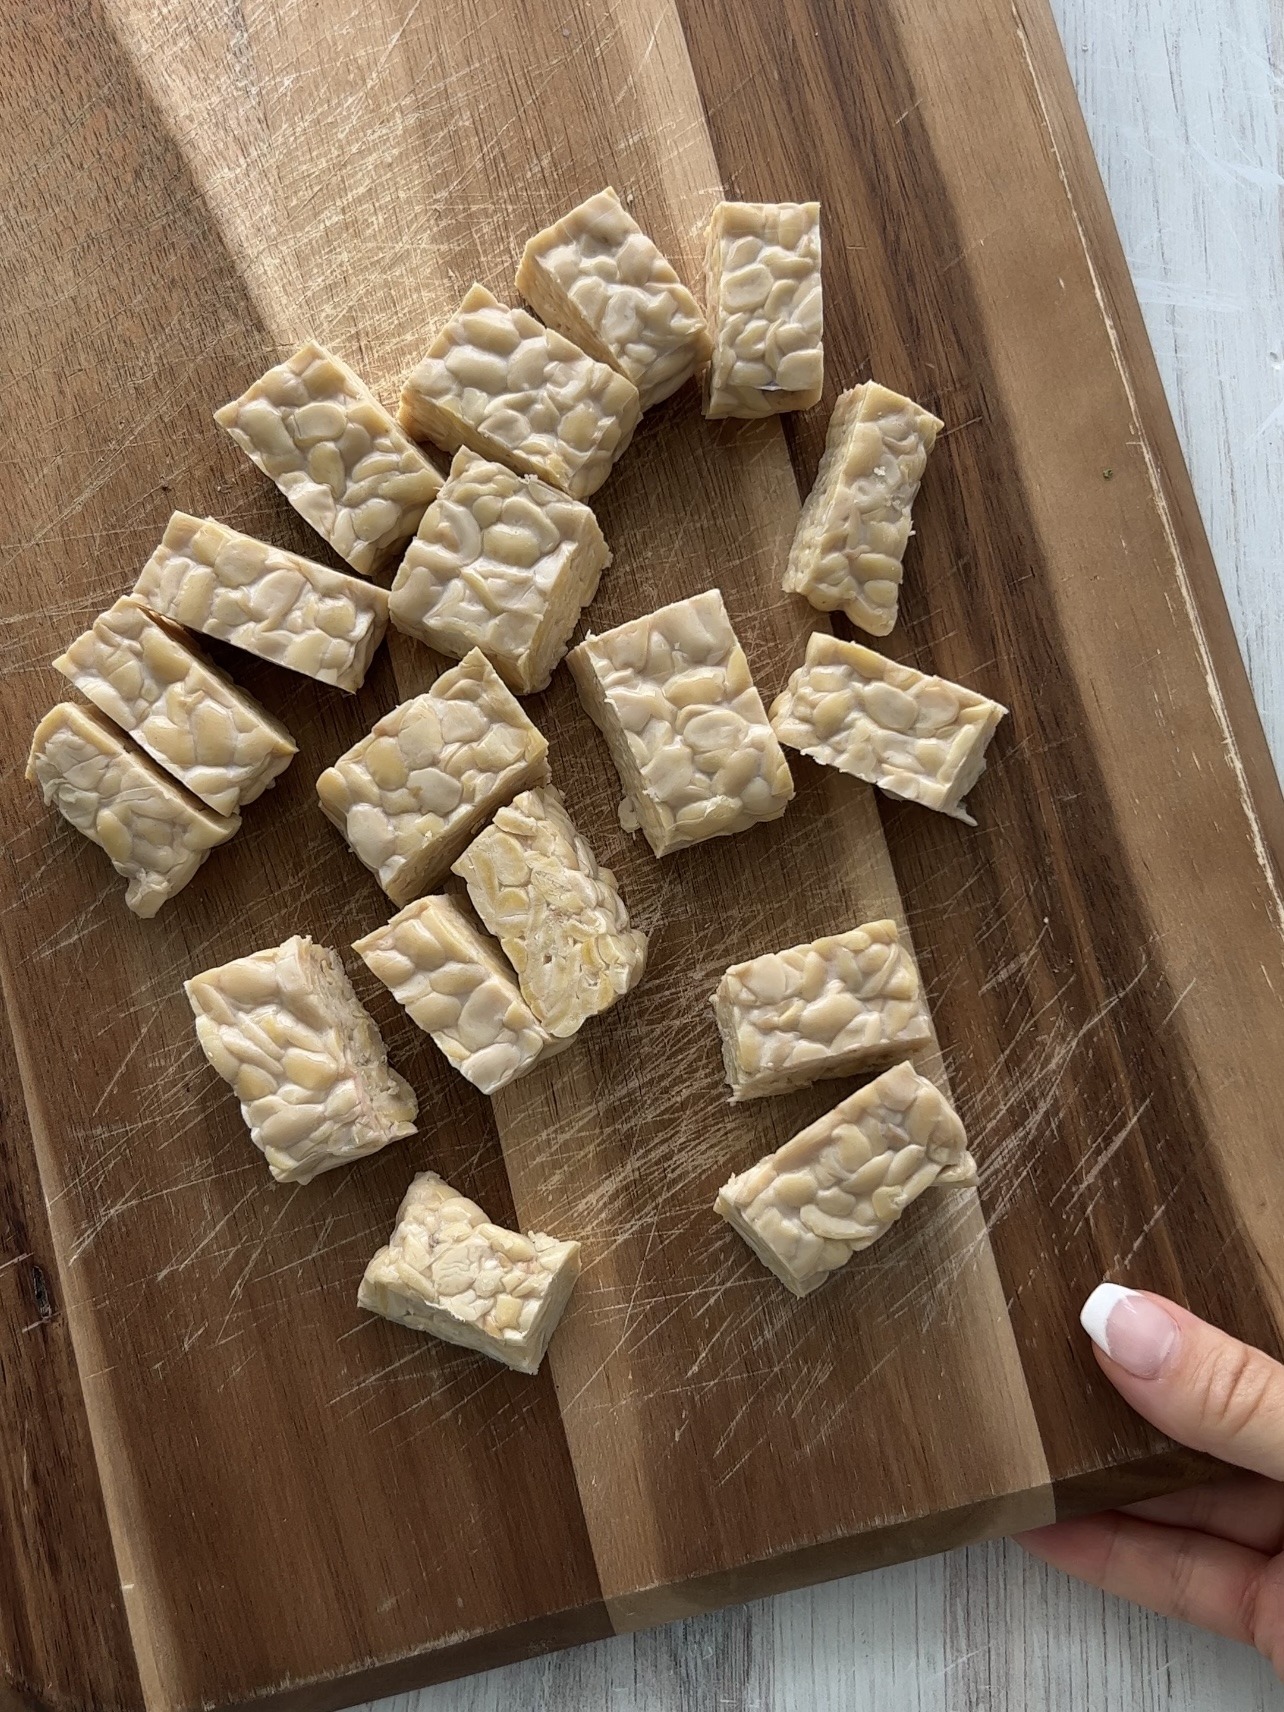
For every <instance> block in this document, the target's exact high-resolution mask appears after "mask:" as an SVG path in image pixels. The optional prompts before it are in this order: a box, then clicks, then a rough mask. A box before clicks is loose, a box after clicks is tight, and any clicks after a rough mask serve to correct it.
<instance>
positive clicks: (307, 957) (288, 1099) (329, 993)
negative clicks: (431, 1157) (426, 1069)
mask: <svg viewBox="0 0 1284 1712" xmlns="http://www.w3.org/2000/svg"><path fill="white" fill-rule="evenodd" d="M183 990H184V991H185V992H186V994H187V997H188V1000H189V1002H190V1003H191V1007H192V1011H193V1014H194V1015H195V1017H196V1035H197V1039H198V1040H199V1041H200V1043H201V1050H202V1051H203V1052H204V1054H205V1056H206V1057H207V1058H208V1059H209V1061H210V1063H211V1064H212V1065H213V1066H214V1068H215V1070H217V1071H218V1073H219V1075H220V1076H222V1077H223V1079H224V1080H225V1081H226V1082H229V1083H230V1084H231V1086H232V1088H233V1089H234V1091H235V1093H236V1097H237V1099H238V1100H240V1102H241V1115H242V1117H243V1118H244V1119H245V1122H246V1124H247V1125H248V1126H249V1131H250V1139H251V1141H253V1143H254V1145H255V1147H257V1148H260V1149H261V1150H262V1152H263V1154H264V1156H265V1157H266V1159H267V1162H268V1169H269V1170H270V1171H271V1173H272V1175H273V1177H275V1178H276V1180H277V1182H278V1183H310V1182H311V1181H312V1179H313V1178H314V1177H316V1176H318V1175H319V1173H321V1172H322V1171H333V1170H334V1168H335V1166H337V1165H346V1164H347V1163H348V1162H349V1161H350V1160H353V1159H360V1158H362V1157H363V1156H364V1155H365V1154H367V1153H377V1152H378V1151H379V1149H380V1148H382V1147H387V1145H388V1143H389V1142H392V1141H397V1140H399V1139H400V1138H401V1137H402V1136H406V1135H413V1134H414V1130H415V1121H414V1120H415V1116H416V1113H417V1111H418V1104H419V1102H418V1101H417V1100H416V1098H415V1093H414V1089H413V1088H412V1087H411V1086H410V1084H409V1083H408V1082H407V1081H405V1080H404V1079H403V1078H402V1077H400V1076H398V1074H397V1073H396V1071H395V1070H392V1069H390V1068H389V1065H388V1054H387V1052H386V1051H385V1049H384V1044H383V1040H382V1038H381V1036H380V1034H379V1029H378V1027H377V1025H376V1023H375V1020H374V1018H373V1017H372V1016H371V1015H370V1013H369V1011H367V1010H366V1009H365V1007H364V1006H363V1005H362V1003H361V1001H360V1000H359V999H358V998H357V995H356V994H355V993H354V992H353V990H352V983H351V982H350V981H349V980H348V977H347V975H346V973H345V972H344V967H343V963H342V962H341V960H340V958H339V954H338V952H336V951H332V950H331V949H330V947H329V946H327V945H314V944H313V942H312V941H311V940H310V939H308V938H307V937H306V936H304V937H300V936H299V935H297V934H296V935H295V936H294V937H293V938H291V939H287V940H286V942H285V944H284V945H275V946H272V947H270V948H269V949H268V950H266V951H256V952H254V953H253V955H252V956H249V957H238V958H237V959H236V960H235V962H232V963H224V964H223V965H222V966H221V967H220V968H217V969H206V970H204V971H203V972H202V973H201V974H199V975H193V976H192V978H191V980H190V981H187V982H185V983H184V989H183Z"/></svg>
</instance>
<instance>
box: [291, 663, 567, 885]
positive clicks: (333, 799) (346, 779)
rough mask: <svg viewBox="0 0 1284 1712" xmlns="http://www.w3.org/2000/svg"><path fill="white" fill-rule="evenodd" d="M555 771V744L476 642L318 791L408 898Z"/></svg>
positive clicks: (346, 757)
mask: <svg viewBox="0 0 1284 1712" xmlns="http://www.w3.org/2000/svg"><path fill="white" fill-rule="evenodd" d="M547 778H548V744H547V742H546V741H545V739H544V737H543V735H542V734H541V733H540V732H539V731H538V730H537V729H536V728H535V726H534V725H532V723H531V721H530V720H529V719H528V718H527V717H526V714H525V712H524V711H523V709H522V706H521V703H520V702H518V701H517V699H516V697H515V696H514V695H513V693H512V691H511V690H509V689H508V688H506V686H505V685H504V683H503V682H502V681H501V679H500V677H499V674H498V673H497V672H496V671H495V670H494V668H493V667H492V666H491V665H490V664H489V663H488V662H487V660H486V659H485V657H484V656H483V655H482V654H481V653H480V652H479V650H477V649H475V648H474V649H473V651H472V653H470V654H467V655H465V656H464V658H463V659H462V660H461V661H460V662H459V664H458V665H457V666H452V667H451V669H450V670H449V671H447V672H443V673H442V675H441V676H440V677H439V678H438V679H437V681H436V683H435V684H434V685H433V686H432V688H431V689H430V690H429V691H428V693H427V694H426V695H421V696H415V697H414V698H413V699H412V700H410V701H405V702H402V703H401V704H400V706H399V707H394V708H393V710H392V712H391V713H386V714H385V715H384V717H383V718H382V719H381V720H380V721H379V722H378V724H377V725H376V726H375V727H374V729H373V730H372V731H371V732H370V734H369V736H368V737H363V738H362V739H361V741H360V742H359V743H356V744H354V745H353V747H352V748H351V749H349V750H348V751H347V752H346V753H345V754H343V755H340V757H339V759H338V760H337V761H336V762H335V763H334V765H333V766H332V767H327V768H326V770H325V772H323V773H322V774H321V776H320V778H319V779H318V780H317V796H318V798H319V800H320V803H321V808H322V811H323V812H324V814H325V815H326V817H327V818H328V819H329V820H331V821H333V822H334V824H335V825H336V826H337V827H338V828H339V830H340V832H342V834H343V836H344V838H345V839H346V840H347V842H348V845H349V848H350V849H351V850H352V851H353V853H354V854H355V855H356V856H357V857H359V858H360V860H361V861H362V862H364V863H365V865H366V867H367V868H369V869H370V870H371V871H372V872H373V873H374V874H375V875H377V876H378V880H379V884H380V885H381V886H382V887H383V889H384V891H385V892H386V893H387V894H388V896H389V897H390V898H391V899H392V900H393V902H394V903H398V904H404V903H408V902H409V901H410V899H411V898H416V897H418V896H419V895H420V893H421V892H425V891H427V890H428V889H429V887H431V886H435V885H437V884H439V883H440V882H441V881H443V880H444V879H445V878H446V876H447V874H448V873H449V872H450V865H451V863H452V862H453V861H454V860H455V859H456V857H457V856H458V855H459V854H460V853H461V851H462V850H463V849H464V847H465V845H467V844H469V843H470V842H471V841H472V839H473V837H474V836H475V834H476V833H477V832H478V831H479V830H480V829H481V828H482V827H483V826H484V825H485V824H486V822H487V821H488V820H489V819H490V817H491V815H492V814H494V812H495V810H496V809H497V808H499V807H501V806H502V805H503V804H504V803H506V802H509V801H510V800H511V799H512V798H513V797H515V796H516V795H517V793H518V791H524V790H528V789H529V788H530V787H531V786H532V785H538V784H543V782H544V781H545V779H547Z"/></svg>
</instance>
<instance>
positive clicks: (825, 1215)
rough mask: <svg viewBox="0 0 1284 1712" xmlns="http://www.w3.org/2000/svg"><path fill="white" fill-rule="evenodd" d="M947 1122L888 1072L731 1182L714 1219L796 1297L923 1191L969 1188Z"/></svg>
mask: <svg viewBox="0 0 1284 1712" xmlns="http://www.w3.org/2000/svg"><path fill="white" fill-rule="evenodd" d="M975 1181H976V1167H975V1165H974V1163H973V1160H972V1156H971V1155H970V1154H969V1153H968V1152H967V1138H966V1136H965V1135H964V1133H963V1125H962V1123H960V1121H959V1118H958V1115H957V1113H956V1112H955V1111H954V1108H953V1107H952V1106H951V1105H950V1103H949V1101H948V1100H947V1099H946V1098H945V1095H944V1094H942V1093H941V1091H940V1089H939V1088H937V1087H935V1086H934V1084H933V1083H931V1082H929V1081H927V1080H926V1078H925V1077H922V1076H920V1075H919V1074H918V1073H917V1071H916V1070H915V1069H914V1067H913V1065H912V1064H909V1063H903V1064H897V1065H896V1066H895V1067H894V1068H893V1069H891V1070H887V1071H884V1073H883V1074H882V1075H881V1076H879V1077H877V1078H876V1079H875V1080H874V1081H872V1082H870V1083H868V1084H867V1085H866V1086H865V1087H863V1088H861V1089H859V1090H858V1091H857V1092H856V1093H855V1094H851V1095H849V1096H848V1098H847V1099H845V1100H843V1101H841V1102H840V1103H839V1104H838V1105H837V1106H835V1107H834V1109H833V1110H832V1111H830V1112H826V1113H825V1115H824V1116H823V1117H821V1118H818V1119H817V1120H816V1122H815V1123H813V1124H809V1125H808V1126H807V1128H806V1129H804V1130H801V1131H800V1132H799V1133H798V1134H797V1135H796V1136H794V1137H793V1138H792V1140H790V1141H787V1142H786V1143H785V1144H784V1146H783V1147H779V1148H777V1149H776V1151H775V1152H774V1153H770V1154H768V1155H767V1157H766V1158H765V1159H760V1160H759V1161H758V1163H757V1164H756V1165H752V1166H750V1168H749V1169H748V1170H747V1171H742V1172H740V1173H739V1175H737V1176H735V1177H732V1178H731V1180H730V1181H729V1182H728V1183H726V1184H725V1185H724V1186H723V1188H722V1189H721V1190H719V1192H718V1198H717V1200H716V1201H715V1202H714V1211H715V1212H717V1213H719V1214H720V1215H721V1216H722V1217H723V1218H724V1219H726V1221H727V1223H728V1224H729V1225H731V1226H732V1228H733V1229H734V1230H736V1231H737V1232H738V1233H739V1234H740V1235H741V1236H742V1237H743V1238H744V1240H745V1241H746V1242H747V1243H748V1244H749V1246H750V1248H752V1249H753V1251H754V1253H755V1254H756V1255H757V1256H758V1258H759V1260H761V1261H762V1263H763V1265H764V1266H767V1267H769V1268H770V1269H771V1271H772V1272H774V1273H775V1275H776V1277H777V1278H779V1279H780V1281H781V1283H782V1284H785V1285H786V1286H787V1287H788V1288H789V1289H790V1290H792V1291H793V1293H794V1294H795V1295H796V1296H805V1295H807V1293H808V1292H809V1291H811V1290H814V1289H815V1288H816V1287H817V1285H819V1284H823V1283H824V1282H825V1279H826V1278H827V1277H828V1276H829V1274H830V1273H831V1272H832V1271H834V1269H835V1268H836V1267H839V1266H843V1265H845V1264H846V1262H847V1261H848V1260H850V1259H851V1257H852V1255H853V1254H855V1253H857V1251H858V1250H860V1249H862V1248H868V1247H869V1245H870V1244H871V1243H872V1242H876V1241H877V1240H878V1238H879V1237H880V1236H882V1235H883V1233H884V1231H886V1230H889V1229H890V1228H891V1226H892V1225H893V1224H895V1222H896V1220H897V1219H899V1218H900V1216H901V1214H902V1213H903V1212H904V1211H905V1209H906V1207H907V1206H909V1204H910V1202H911V1201H914V1200H916V1199H917V1197H918V1196H919V1195H921V1194H922V1193H923V1191H924V1190H925V1189H929V1188H931V1187H932V1185H933V1184H937V1183H939V1184H947V1183H962V1184H967V1183H973V1182H975Z"/></svg>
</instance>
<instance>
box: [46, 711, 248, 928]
mask: <svg viewBox="0 0 1284 1712" xmlns="http://www.w3.org/2000/svg"><path fill="white" fill-rule="evenodd" d="M27 777H28V778H29V779H30V780H32V781H33V783H35V784H38V785H39V786H40V790H41V793H42V795H43V796H44V799H45V801H46V802H47V803H50V804H52V806H53V807H54V808H56V809H57V810H58V812H59V813H60V814H61V815H63V816H64V817H65V819H67V820H69V821H70V822H71V824H72V825H73V826H74V827H75V828H76V830H77V832H83V833H84V835H85V837H86V838H89V839H92V841H93V842H94V843H95V844H97V845H98V846H100V848H101V849H103V850H105V851H106V852H107V854H108V856H109V857H110V858H111V865H112V867H113V868H114V869H115V870H116V872H117V873H118V874H120V875H122V876H123V877H124V878H125V879H126V880H128V882H129V884H128V886H127V887H126V890H125V902H126V903H127V904H128V905H129V907H130V909H131V910H133V912H134V914H135V915H138V916H144V917H150V916H154V915H155V914H156V912H157V910H158V909H159V908H160V907H161V905H162V904H163V903H164V902H165V901H166V899H167V898H172V897H173V896H174V894H175V893H176V892H180V891H182V889H183V887H184V886H185V885H186V884H187V882H188V881H189V880H190V879H191V877H192V875H193V874H194V873H195V872H196V870H197V869H198V868H199V867H200V865H201V863H202V862H203V861H204V860H205V858H206V857H207V856H208V855H209V853H210V851H211V850H212V849H214V848H215V846H216V845H219V844H224V843H226V842H227V840H228V839H229V838H230V837H231V836H232V834H233V833H234V832H235V831H236V829H237V828H238V827H239V826H240V824H241V817H240V815H238V814H233V815H230V816H227V815H221V814H215V813H214V811H213V810H212V809H208V808H206V807H205V805H204V804H203V803H200V802H198V801H197V800H196V798H195V797H194V796H191V795H190V794H189V793H188V792H187V791H185V790H183V789H182V787H181V786H179V785H177V784H175V783H174V781H173V780H172V779H171V778H169V777H168V775H167V774H165V773H162V772H161V770H160V768H159V767H158V766H156V764H155V763H154V762H153V761H151V760H149V759H148V757H147V756H146V755H143V754H140V753H139V751H138V750H137V749H135V748H134V746H133V744H132V743H129V742H128V741H127V740H126V739H125V738H123V737H122V736H121V734H120V732H119V731H117V729H116V727H115V726H114V725H113V724H112V723H111V721H110V720H109V719H107V718H105V717H104V715H102V714H101V713H99V712H98V710H97V708H88V707H80V706H78V705H77V704H76V703H75V702H70V701H63V702H59V703H58V705H57V707H54V708H51V709H50V710H49V712H48V713H47V714H46V715H45V717H44V718H43V719H42V720H41V721H40V724H39V725H38V726H37V727H36V733H35V736H34V737H33V738H32V741H31V754H30V756H29V757H28V760H27Z"/></svg>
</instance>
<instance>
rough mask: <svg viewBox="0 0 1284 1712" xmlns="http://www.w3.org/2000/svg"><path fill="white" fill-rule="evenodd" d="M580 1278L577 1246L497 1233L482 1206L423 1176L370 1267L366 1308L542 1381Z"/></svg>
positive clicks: (363, 1295)
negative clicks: (542, 1364) (551, 1347)
mask: <svg viewBox="0 0 1284 1712" xmlns="http://www.w3.org/2000/svg"><path fill="white" fill-rule="evenodd" d="M579 1273H580V1245H579V1243H578V1242H558V1241H556V1240H555V1239H554V1238H553V1237H551V1236H545V1235H544V1234H543V1232H542V1231H531V1233H530V1234H529V1236H521V1235H519V1234H518V1232H517V1231H510V1230H505V1229H504V1228H503V1227H502V1226H501V1225H493V1224H491V1223H490V1221H489V1220H488V1219H487V1217H486V1215H485V1213H483V1212H482V1210H481V1208H480V1207H479V1206H478V1205H477V1204H476V1202H475V1201H470V1200H468V1198H467V1197H466V1196H464V1195H461V1194H460V1193H459V1191H458V1190H457V1189H452V1188H451V1187H450V1185H449V1184H448V1183H443V1182H442V1180H441V1178H440V1177H438V1175H437V1173H436V1172H435V1171H421V1172H420V1173H419V1175H418V1176H417V1177H416V1178H415V1180H414V1182H413V1183H411V1185H410V1188H409V1189H408V1190H407V1191H406V1196H405V1199H404V1200H403V1201H402V1203H401V1206H400V1207H399V1208H398V1209H397V1224H396V1229H395V1230H394V1231H393V1233H392V1236H391V1237H390V1238H389V1240H388V1246H387V1247H386V1248H381V1249H380V1250H379V1252H378V1253H377V1254H376V1255H375V1256H374V1258H373V1260H371V1262H370V1264H369V1266H367V1267H366V1272H365V1277H364V1278H363V1279H362V1280H361V1288H360V1289H359V1290H358V1292H357V1306H358V1307H360V1308H365V1309H366V1310H367V1311H368V1312H369V1313H372V1314H382V1315H383V1317H384V1319H386V1320H395V1321H396V1322H397V1324H398V1325H402V1326H407V1327H409V1328H410V1330H411V1331H416V1332H428V1333H429V1334H430V1335H431V1336H433V1337H438V1338H442V1339H444V1341H445V1342H446V1343H454V1344H460V1345H462V1347H463V1348H464V1349H473V1350H477V1351H478V1352H479V1353H480V1354H482V1355H488V1356H490V1357H491V1359H492V1360H493V1361H500V1362H503V1364H504V1366H505V1367H513V1368H516V1370H517V1371H518V1372H519V1373H536V1372H538V1370H539V1364H540V1362H541V1361H543V1359H544V1352H545V1350H546V1349H547V1348H548V1343H549V1339H550V1338H551V1337H552V1335H553V1333H554V1331H555V1330H556V1328H557V1322H558V1320H559V1319H560V1318H561V1316H562V1310H563V1308H565V1306H566V1304H567V1301H568V1299H569V1298H570V1294H571V1291H572V1289H573V1288H574V1286H575V1280H576V1279H577V1278H578V1277H579Z"/></svg>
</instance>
